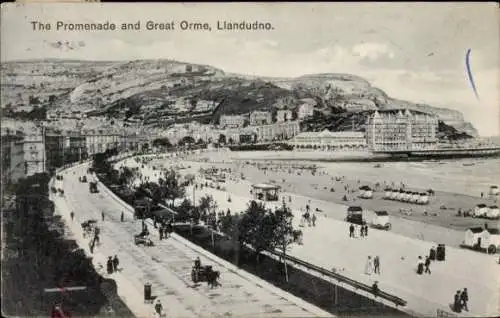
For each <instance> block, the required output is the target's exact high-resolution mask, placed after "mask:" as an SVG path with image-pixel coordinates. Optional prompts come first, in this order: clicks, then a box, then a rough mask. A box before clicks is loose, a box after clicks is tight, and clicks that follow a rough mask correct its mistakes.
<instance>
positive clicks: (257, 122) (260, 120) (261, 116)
mask: <svg viewBox="0 0 500 318" xmlns="http://www.w3.org/2000/svg"><path fill="white" fill-rule="evenodd" d="M271 123H272V115H271V113H270V112H263V111H254V112H252V113H251V114H250V125H251V126H261V125H269V124H271Z"/></svg>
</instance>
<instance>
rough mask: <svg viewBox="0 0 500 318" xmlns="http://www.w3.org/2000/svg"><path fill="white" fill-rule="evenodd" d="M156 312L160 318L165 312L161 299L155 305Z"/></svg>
mask: <svg viewBox="0 0 500 318" xmlns="http://www.w3.org/2000/svg"><path fill="white" fill-rule="evenodd" d="M155 311H156V313H157V314H158V316H160V317H161V315H162V312H163V306H162V304H161V302H160V300H159V299H158V300H157V301H156V304H155Z"/></svg>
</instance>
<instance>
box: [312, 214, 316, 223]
mask: <svg viewBox="0 0 500 318" xmlns="http://www.w3.org/2000/svg"><path fill="white" fill-rule="evenodd" d="M312 224H313V226H316V214H313V216H312Z"/></svg>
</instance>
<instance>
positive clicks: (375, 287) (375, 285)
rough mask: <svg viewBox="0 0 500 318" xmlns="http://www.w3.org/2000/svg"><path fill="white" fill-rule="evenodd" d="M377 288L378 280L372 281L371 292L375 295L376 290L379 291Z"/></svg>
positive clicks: (376, 293)
mask: <svg viewBox="0 0 500 318" xmlns="http://www.w3.org/2000/svg"><path fill="white" fill-rule="evenodd" d="M379 291H380V290H379V288H378V282H377V281H375V282H373V285H372V293H373V294H374V295H375V296H377V295H378V292H379Z"/></svg>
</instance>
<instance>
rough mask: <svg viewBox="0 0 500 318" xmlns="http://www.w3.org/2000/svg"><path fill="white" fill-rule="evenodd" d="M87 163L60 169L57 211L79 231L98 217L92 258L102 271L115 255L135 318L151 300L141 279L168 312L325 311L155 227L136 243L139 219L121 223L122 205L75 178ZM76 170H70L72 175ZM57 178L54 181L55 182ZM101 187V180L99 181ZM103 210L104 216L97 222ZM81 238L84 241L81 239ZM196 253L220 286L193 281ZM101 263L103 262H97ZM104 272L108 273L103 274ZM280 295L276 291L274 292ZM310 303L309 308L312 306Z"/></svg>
mask: <svg viewBox="0 0 500 318" xmlns="http://www.w3.org/2000/svg"><path fill="white" fill-rule="evenodd" d="M85 171H86V166H83V167H77V168H73V169H71V170H69V172H66V173H65V174H64V180H63V181H62V185H60V184H59V185H56V187H59V186H61V187H63V188H64V191H65V197H64V198H61V197H56V198H55V202H56V205H57V207H58V210H59V211H61V212H63V214H65V218H66V219H69V217H68V215H69V212H70V211H71V210H73V211H74V212H75V220H74V221H73V222H72V225H73V226H72V230H73V231H78V230H79V227H80V223H81V222H83V221H85V220H88V219H91V218H93V219H96V220H98V226H99V227H100V228H101V245H100V246H98V247H96V249H95V250H94V252H95V255H94V263H96V264H97V267H98V269H99V270H100V271H101V272H102V271H103V270H104V268H105V261H106V258H107V257H108V256H114V255H115V254H116V255H118V257H119V259H120V267H121V268H122V270H121V271H120V272H118V273H115V274H112V275H111V277H112V278H114V279H115V280H116V281H117V284H118V289H119V291H118V294H119V295H120V296H121V297H122V298H124V301H125V302H126V303H127V305H128V306H129V307H130V308H131V310H132V311H133V312H134V314H136V315H137V316H138V317H146V316H151V315H152V314H151V313H152V308H151V305H145V304H144V302H143V294H142V291H143V284H144V283H146V282H150V283H151V284H152V286H153V287H152V289H153V295H155V296H157V297H158V298H159V299H160V300H161V301H162V303H163V307H164V309H165V311H166V314H167V317H221V316H224V317H231V316H238V317H292V316H294V317H298V316H300V317H313V316H319V315H321V316H326V315H327V313H325V312H324V311H322V310H320V309H318V308H316V307H314V306H311V305H309V304H308V306H304V307H307V309H304V308H303V307H301V306H299V305H298V304H297V303H296V302H292V301H290V300H289V299H285V298H284V297H282V296H280V295H282V294H283V293H273V291H272V290H271V289H269V288H267V289H265V288H263V287H262V286H259V285H257V284H256V283H254V282H253V281H250V280H247V279H246V278H244V277H242V276H240V275H239V274H237V273H235V272H233V271H231V270H228V269H226V268H224V267H223V266H222V265H221V264H214V262H213V261H212V260H209V259H208V258H207V257H205V256H204V255H201V254H199V253H197V252H196V251H194V250H192V249H189V248H187V247H186V246H185V245H183V244H182V243H181V242H179V241H176V240H174V239H168V240H163V241H161V242H160V241H158V239H157V236H156V233H157V232H156V231H155V230H154V229H152V228H151V229H150V232H151V233H155V235H153V239H154V241H155V243H156V245H155V246H154V247H149V248H148V247H142V246H136V245H135V244H134V242H133V235H134V234H137V233H139V231H140V226H141V225H140V222H138V221H135V222H134V221H133V220H132V216H131V214H129V213H128V212H125V215H126V220H125V222H120V214H121V212H122V211H124V209H123V208H122V207H121V205H119V204H118V203H117V202H116V200H115V199H113V198H111V197H109V196H107V195H106V194H105V192H103V191H101V192H100V193H97V194H90V193H89V191H88V184H87V183H80V182H79V181H78V177H79V176H81V175H84V173H85ZM73 172H75V174H73ZM58 182H59V181H58ZM100 186H102V185H100ZM102 211H104V214H105V220H104V222H102V221H101V212H102ZM79 241H80V242H84V243H85V242H88V241H86V240H82V237H80V240H79ZM196 256H199V257H200V259H201V262H202V264H213V265H214V268H215V269H216V270H219V271H220V272H221V283H222V286H221V287H218V288H216V289H210V288H208V286H207V285H206V284H201V285H194V284H193V283H192V281H191V275H190V273H191V266H192V264H193V260H194V259H195V258H196ZM101 266H102V267H101ZM104 275H105V276H107V274H104ZM278 294H279V295H278ZM311 308H312V309H311Z"/></svg>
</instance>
